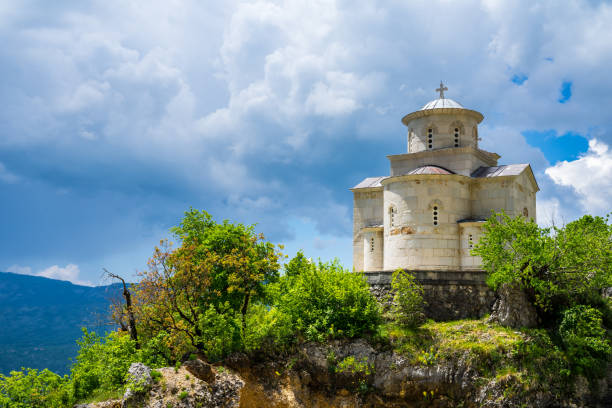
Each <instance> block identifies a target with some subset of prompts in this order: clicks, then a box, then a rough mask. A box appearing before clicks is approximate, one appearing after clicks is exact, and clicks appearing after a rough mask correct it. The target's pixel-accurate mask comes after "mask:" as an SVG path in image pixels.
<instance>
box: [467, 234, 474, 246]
mask: <svg viewBox="0 0 612 408" xmlns="http://www.w3.org/2000/svg"><path fill="white" fill-rule="evenodd" d="M468 247H469V248H470V249H472V248H474V237H473V236H472V234H470V235H469V236H468Z"/></svg>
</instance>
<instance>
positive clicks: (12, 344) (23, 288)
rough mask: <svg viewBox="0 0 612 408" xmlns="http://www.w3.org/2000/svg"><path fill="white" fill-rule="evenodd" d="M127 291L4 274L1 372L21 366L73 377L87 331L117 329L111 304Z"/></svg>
mask: <svg viewBox="0 0 612 408" xmlns="http://www.w3.org/2000/svg"><path fill="white" fill-rule="evenodd" d="M120 295H121V286H120V285H118V284H113V285H109V286H97V287H88V286H79V285H73V284H72V283H70V282H66V281H60V280H55V279H48V278H42V277H38V276H29V275H19V274H15V273H8V272H0V373H2V374H8V373H9V371H11V370H19V369H20V368H21V367H31V368H38V369H43V368H49V369H50V370H52V371H54V372H56V373H58V374H65V373H68V371H69V367H70V360H69V358H74V357H75V355H76V351H77V345H76V342H75V340H77V339H78V338H80V337H81V335H82V332H81V327H87V328H88V329H90V330H96V331H97V332H98V333H100V334H103V333H104V332H105V331H108V330H111V328H112V326H111V325H110V324H109V319H108V311H109V305H110V300H111V299H112V298H113V297H116V296H120Z"/></svg>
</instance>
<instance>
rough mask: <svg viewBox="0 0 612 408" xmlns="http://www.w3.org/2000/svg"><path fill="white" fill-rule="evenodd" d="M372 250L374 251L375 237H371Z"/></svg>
mask: <svg viewBox="0 0 612 408" xmlns="http://www.w3.org/2000/svg"><path fill="white" fill-rule="evenodd" d="M370 252H374V237H372V238H370Z"/></svg>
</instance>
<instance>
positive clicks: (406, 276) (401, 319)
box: [391, 269, 425, 328]
mask: <svg viewBox="0 0 612 408" xmlns="http://www.w3.org/2000/svg"><path fill="white" fill-rule="evenodd" d="M391 289H392V290H393V292H394V295H393V306H392V308H391V313H392V316H393V320H395V321H396V322H397V323H398V324H399V325H401V326H404V327H409V328H416V327H418V326H419V325H421V324H422V323H423V322H425V313H424V311H423V304H424V302H423V287H422V286H421V285H420V284H419V283H418V282H417V281H416V278H415V277H414V275H413V274H412V273H410V272H407V271H405V270H403V269H398V270H396V271H395V272H393V279H392V281H391Z"/></svg>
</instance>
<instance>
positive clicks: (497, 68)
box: [0, 0, 612, 284]
mask: <svg viewBox="0 0 612 408" xmlns="http://www.w3.org/2000/svg"><path fill="white" fill-rule="evenodd" d="M611 22H612V6H611V5H609V4H605V3H603V2H601V3H600V2H597V1H586V0H584V1H572V0H570V1H564V2H559V1H555V0H552V1H539V2H538V1H534V0H528V1H516V0H511V1H510V0H509V1H461V2H458V1H450V0H444V1H432V0H427V1H410V2H407V1H385V2H382V1H380V2H379V1H372V0H368V1H356V0H351V1H340V0H339V1H325V0H320V1H319V0H311V1H299V0H296V1H266V0H259V1H240V2H235V1H230V0H223V1H216V2H215V1H206V2H202V1H187V0H185V1H170V0H164V1H151V0H147V1H126V0H121V1H119V0H117V1H112V0H101V1H90V2H83V1H77V0H75V1H63V2H48V1H23V0H20V1H6V0H5V1H3V2H1V3H0V39H1V40H2V47H1V48H0V78H1V79H0V270H5V271H13V272H19V273H28V274H36V275H42V276H48V277H54V278H60V279H67V280H71V281H73V282H78V283H89V284H98V283H100V272H101V270H102V268H103V267H105V268H108V269H110V270H112V271H113V272H116V273H120V274H123V275H126V276H131V275H132V274H134V272H135V271H136V270H141V269H143V268H144V267H145V264H146V260H147V258H148V257H149V256H150V255H151V253H152V249H153V246H154V245H155V244H156V243H157V242H158V241H159V240H160V239H161V238H166V237H170V234H169V232H168V229H169V228H170V227H171V226H173V225H176V224H177V223H178V222H179V220H180V219H181V216H182V214H183V212H184V211H185V210H187V209H188V208H189V207H190V206H193V207H194V208H198V209H205V210H207V211H208V212H210V213H211V214H213V215H214V217H215V218H216V219H219V220H221V219H224V218H229V219H231V220H234V221H237V222H244V223H248V224H252V223H257V229H258V230H259V231H261V232H263V233H264V234H265V235H266V237H267V238H268V239H270V240H272V241H273V242H277V243H284V244H285V245H286V252H287V253H289V254H294V253H295V251H296V250H298V249H300V248H303V249H304V250H305V251H306V254H307V255H309V256H312V257H315V258H316V257H321V258H323V259H329V258H331V257H334V256H338V257H339V258H340V259H341V260H342V261H343V262H344V263H345V265H347V266H348V267H350V266H351V265H350V262H351V255H350V254H351V250H352V249H351V229H352V227H351V225H352V224H351V223H352V219H351V218H352V197H351V193H350V192H349V191H348V188H350V187H352V186H353V185H355V184H357V183H358V182H359V181H360V180H361V179H363V178H364V177H368V176H381V175H386V174H388V171H389V170H388V160H387V159H386V158H385V155H387V154H396V153H402V152H404V151H405V149H406V146H405V140H406V130H405V128H404V127H403V125H402V124H401V122H400V118H401V117H402V116H403V115H405V114H407V113H409V112H412V111H414V110H416V109H418V108H420V107H421V106H422V105H424V104H425V103H426V102H428V101H429V100H431V99H435V97H436V93H435V92H434V89H435V88H436V87H437V85H438V84H439V82H440V80H441V79H442V80H444V82H445V83H446V84H447V86H448V88H449V90H448V92H447V96H448V97H450V98H453V99H455V100H457V101H459V102H460V103H462V104H463V105H464V106H466V107H469V108H471V109H475V110H478V111H480V112H482V113H483V114H484V116H485V120H484V122H483V123H482V124H481V129H480V135H481V137H482V142H481V147H483V148H484V149H486V150H489V151H494V152H497V153H499V154H501V155H502V159H501V160H500V163H502V164H504V163H524V162H529V163H531V165H532V167H533V169H534V171H535V172H536V177H537V179H538V182H539V185H540V188H541V191H540V193H539V194H538V218H539V219H538V221H539V222H541V223H546V222H550V220H553V219H555V220H557V221H566V222H567V221H571V220H572V219H575V218H576V217H578V216H580V215H581V214H584V213H587V212H588V213H593V214H604V213H606V212H608V211H609V210H610V208H611V206H610V201H611V200H612V178H611V177H610V172H611V171H612V147H611V146H612V114H611V113H612V79H611V77H610V75H611V74H610V73H611V72H612V24H611Z"/></svg>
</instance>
